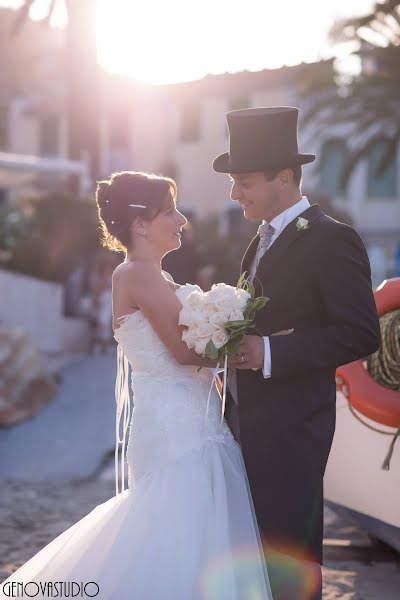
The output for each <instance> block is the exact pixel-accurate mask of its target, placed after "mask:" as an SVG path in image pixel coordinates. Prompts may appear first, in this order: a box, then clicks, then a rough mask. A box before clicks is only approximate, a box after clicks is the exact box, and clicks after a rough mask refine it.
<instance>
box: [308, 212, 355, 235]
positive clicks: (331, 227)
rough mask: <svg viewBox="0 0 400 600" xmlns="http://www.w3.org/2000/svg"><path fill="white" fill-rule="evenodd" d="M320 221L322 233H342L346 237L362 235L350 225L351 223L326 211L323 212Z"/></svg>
mask: <svg viewBox="0 0 400 600" xmlns="http://www.w3.org/2000/svg"><path fill="white" fill-rule="evenodd" d="M318 223H319V230H320V233H323V234H331V235H341V236H345V237H356V238H359V239H361V238H360V235H359V234H358V233H357V231H356V230H355V229H354V228H353V227H352V226H351V225H349V223H344V222H343V221H339V220H338V219H334V218H333V217H331V216H330V215H327V214H326V213H324V212H323V213H322V215H321V218H320V219H319V220H318Z"/></svg>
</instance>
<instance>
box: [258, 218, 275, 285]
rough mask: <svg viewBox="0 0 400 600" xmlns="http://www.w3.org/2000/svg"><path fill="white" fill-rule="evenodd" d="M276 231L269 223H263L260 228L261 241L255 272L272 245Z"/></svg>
mask: <svg viewBox="0 0 400 600" xmlns="http://www.w3.org/2000/svg"><path fill="white" fill-rule="evenodd" d="M274 233H275V229H274V227H272V225H270V224H269V223H263V224H262V225H260V227H259V228H258V235H259V236H260V241H259V242H258V248H257V252H256V256H255V265H254V273H255V272H256V271H257V268H258V263H259V262H260V260H261V258H262V257H263V256H264V254H265V252H266V251H267V250H268V248H269V247H270V245H271V242H272V238H273V236H274Z"/></svg>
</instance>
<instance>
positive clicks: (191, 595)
mask: <svg viewBox="0 0 400 600" xmlns="http://www.w3.org/2000/svg"><path fill="white" fill-rule="evenodd" d="M12 582H14V583H15V582H19V584H20V589H21V590H22V591H23V590H25V592H26V594H25V595H23V593H21V592H20V594H19V596H18V597H20V598H28V597H35V598H49V597H58V598H67V597H68V598H71V597H79V598H82V597H83V598H88V597H95V598H97V599H98V600H247V599H249V600H250V599H251V600H253V599H254V600H271V598H272V594H271V591H270V586H269V581H268V573H267V570H266V566H265V562H264V557H263V553H262V548H261V544H260V538H259V533H258V528H257V522H256V519H255V515H254V508H253V504H252V500H251V495H250V491H249V485H248V480H247V476H246V472H245V467H244V463H243V458H242V454H241V451H240V447H239V445H238V444H237V443H236V442H235V441H233V440H232V441H231V442H229V443H217V442H209V443H206V444H205V445H204V447H202V448H200V449H198V448H197V449H194V450H192V451H190V452H187V453H186V454H185V455H183V456H181V457H180V458H179V459H177V460H175V461H172V462H170V463H169V464H167V465H163V467H162V468H160V469H158V470H156V471H155V472H151V473H148V474H146V475H144V476H142V477H140V478H139V479H138V480H136V481H134V483H133V485H132V488H131V489H128V490H125V491H124V492H123V493H121V494H119V495H118V496H115V497H113V498H111V499H110V500H108V501H107V502H104V503H103V504H99V505H98V506H96V508H94V509H93V510H92V511H91V512H90V513H88V514H87V515H86V516H85V517H83V518H82V519H81V520H80V521H78V522H77V523H75V524H74V525H73V526H71V527H70V528H69V529H67V530H66V531H64V532H63V533H62V534H61V535H59V536H58V537H57V538H56V539H54V540H53V541H52V542H51V543H50V544H48V545H47V546H46V547H45V548H43V549H42V550H41V551H40V552H38V553H37V554H36V555H35V556H34V557H33V558H31V559H30V560H29V561H28V562H27V563H25V565H23V566H22V567H20V568H19V569H18V570H17V571H16V572H15V573H13V574H12V575H11V576H10V577H9V578H8V579H7V580H6V581H5V582H3V584H2V585H1V588H0V598H1V599H5V598H9V597H12V595H11V583H12ZM56 582H58V595H56V592H55V591H54V590H56V589H57V588H55V587H54V586H55V583H56ZM72 582H75V588H73V586H72ZM49 584H50V586H51V585H53V588H52V589H53V591H52V594H53V595H51V594H50V593H49V592H50V589H51V588H50V587H49ZM15 585H16V583H15ZM24 585H25V587H24V588H23V587H22V588H21V586H24ZM68 585H69V586H72V587H69V588H68ZM40 586H42V587H40ZM78 586H79V588H78ZM14 589H15V590H16V589H17V588H16V587H15V588H14ZM73 589H75V591H76V592H77V594H78V595H76V596H74V595H73V593H72V592H73ZM38 590H39V593H37V591H38ZM14 593H15V592H14ZM14 597H16V596H14Z"/></svg>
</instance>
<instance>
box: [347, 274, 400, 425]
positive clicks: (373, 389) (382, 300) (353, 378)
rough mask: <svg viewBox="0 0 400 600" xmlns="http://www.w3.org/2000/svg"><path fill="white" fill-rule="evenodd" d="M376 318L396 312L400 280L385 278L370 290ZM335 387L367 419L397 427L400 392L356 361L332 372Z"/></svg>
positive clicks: (399, 418)
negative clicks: (334, 378)
mask: <svg viewBox="0 0 400 600" xmlns="http://www.w3.org/2000/svg"><path fill="white" fill-rule="evenodd" d="M374 297H375V303H376V308H377V312H378V315H379V316H381V315H384V314H386V313H387V312H390V311H392V310H397V309H400V277H395V278H393V279H386V280H385V281H384V282H383V283H382V284H381V285H380V286H379V287H378V288H377V289H376V290H375V291H374ZM336 388H337V389H338V390H339V391H341V392H343V393H344V394H345V396H346V397H347V399H348V400H349V402H350V403H351V405H352V406H353V407H354V408H355V409H356V410H357V411H358V412H360V413H361V414H363V415H365V416H366V417H368V418H369V419H372V420H373V421H376V422H377V423H381V424H382V425H387V426H389V427H395V428H397V429H398V428H400V392H396V391H395V390H390V389H388V388H385V387H383V386H382V385H380V384H379V383H377V382H376V381H375V379H373V378H372V377H371V375H370V374H369V373H368V371H367V370H366V369H365V367H364V365H363V361H362V360H356V361H355V362H352V363H350V364H348V365H344V366H342V367H339V368H338V369H337V370H336Z"/></svg>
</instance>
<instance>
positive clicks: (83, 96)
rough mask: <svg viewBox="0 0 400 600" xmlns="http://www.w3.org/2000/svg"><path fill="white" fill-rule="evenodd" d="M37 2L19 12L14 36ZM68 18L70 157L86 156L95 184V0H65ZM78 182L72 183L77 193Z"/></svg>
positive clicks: (97, 79)
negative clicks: (84, 153) (83, 153)
mask: <svg viewBox="0 0 400 600" xmlns="http://www.w3.org/2000/svg"><path fill="white" fill-rule="evenodd" d="M35 2H36V0H25V1H24V3H23V5H22V6H21V8H20V9H19V10H18V12H17V17H16V19H15V23H14V27H13V30H12V35H13V36H15V35H17V34H18V32H19V31H20V30H21V28H22V27H23V25H24V23H25V22H26V20H27V19H28V18H29V11H30V9H31V7H32V5H33V4H34V3H35ZM64 3H65V8H66V12H67V16H68V25H67V28H66V32H65V46H64V60H63V67H64V73H65V79H66V84H67V85H66V87H67V98H66V106H67V117H68V147H69V150H68V153H69V156H70V158H72V159H76V160H79V159H81V158H82V152H87V155H88V156H89V160H90V169H91V174H92V178H93V180H94V179H96V178H98V176H99V148H100V142H99V129H100V108H101V107H100V69H99V67H98V64H97V53H96V38H95V0H64ZM55 6H56V0H50V2H49V6H48V11H47V14H46V16H45V17H44V18H43V20H42V24H43V25H44V26H47V25H49V23H50V20H51V17H52V15H53V13H54V9H55ZM76 185H77V181H76V180H75V181H74V182H73V188H75V190H72V191H76Z"/></svg>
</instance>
